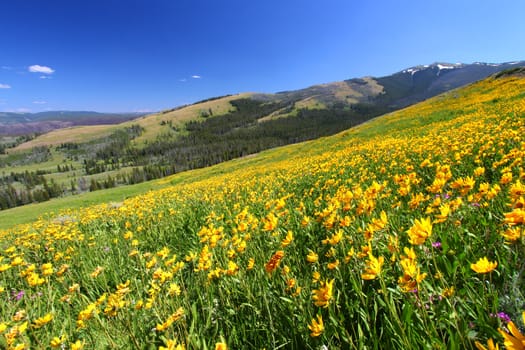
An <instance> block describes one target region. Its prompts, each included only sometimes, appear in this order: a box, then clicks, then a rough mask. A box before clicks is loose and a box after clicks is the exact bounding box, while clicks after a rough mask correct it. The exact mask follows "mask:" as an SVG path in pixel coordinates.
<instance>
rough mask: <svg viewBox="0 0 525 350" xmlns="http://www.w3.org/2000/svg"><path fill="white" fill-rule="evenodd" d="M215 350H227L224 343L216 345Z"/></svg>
mask: <svg viewBox="0 0 525 350" xmlns="http://www.w3.org/2000/svg"><path fill="white" fill-rule="evenodd" d="M215 350H228V345H226V343H224V342H220V343H216V344H215Z"/></svg>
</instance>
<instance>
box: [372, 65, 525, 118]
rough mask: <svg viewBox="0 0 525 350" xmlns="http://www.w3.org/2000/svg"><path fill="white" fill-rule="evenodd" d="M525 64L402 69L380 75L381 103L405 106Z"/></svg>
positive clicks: (377, 80)
mask: <svg viewBox="0 0 525 350" xmlns="http://www.w3.org/2000/svg"><path fill="white" fill-rule="evenodd" d="M522 66H525V61H518V62H507V63H481V62H476V63H472V64H463V63H454V64H452V63H434V64H430V65H424V66H415V67H411V68H407V69H404V70H402V71H401V72H398V73H395V74H392V75H389V76H386V77H381V78H376V79H375V81H376V82H377V83H378V84H379V85H381V86H383V88H384V93H383V94H382V95H380V96H378V98H377V99H376V102H377V103H381V104H385V105H386V106H388V107H389V108H395V109H397V108H402V107H406V106H408V105H411V104H413V103H416V102H419V101H422V100H425V99H427V98H430V97H433V96H436V95H439V94H441V93H443V92H446V91H449V90H452V89H455V88H458V87H460V86H464V85H467V84H470V83H473V82H475V81H478V80H481V79H484V78H486V77H488V76H490V75H492V74H495V73H498V72H501V71H503V70H507V69H512V68H515V67H522Z"/></svg>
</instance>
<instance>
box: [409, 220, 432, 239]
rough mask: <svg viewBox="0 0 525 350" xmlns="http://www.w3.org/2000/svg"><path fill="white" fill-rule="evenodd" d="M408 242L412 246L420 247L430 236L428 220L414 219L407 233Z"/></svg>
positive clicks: (430, 228) (430, 227)
mask: <svg viewBox="0 0 525 350" xmlns="http://www.w3.org/2000/svg"><path fill="white" fill-rule="evenodd" d="M407 233H408V238H409V239H408V241H409V242H410V244H413V245H421V244H423V243H425V241H426V239H427V238H428V237H430V235H431V234H432V222H431V221H430V218H424V219H420V220H419V219H416V220H415V221H414V225H413V226H412V227H411V228H410V229H409V230H408V231H407Z"/></svg>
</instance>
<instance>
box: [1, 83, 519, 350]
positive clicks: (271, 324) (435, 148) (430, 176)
mask: <svg viewBox="0 0 525 350" xmlns="http://www.w3.org/2000/svg"><path fill="white" fill-rule="evenodd" d="M524 87H525V80H524V79H515V78H512V77H510V78H508V79H500V80H496V81H492V80H489V81H485V82H482V83H479V84H475V85H473V86H471V87H469V88H467V89H462V90H458V91H454V92H452V93H449V94H447V95H445V96H441V97H438V98H434V99H432V100H429V101H427V102H425V103H422V104H419V105H416V106H413V107H410V108H407V109H405V110H403V111H399V112H396V113H392V114H389V115H387V116H384V117H381V118H377V119H375V120H373V121H370V122H369V123H367V124H365V125H362V126H360V127H357V128H354V129H352V130H348V131H345V132H343V133H340V134H338V135H335V136H332V137H326V138H322V139H319V140H316V141H311V142H307V143H302V144H297V145H293V146H288V147H282V148H279V149H275V150H271V151H267V152H262V153H261V154H258V155H255V156H251V157H247V158H245V159H238V160H235V161H231V162H228V163H224V164H220V165H218V166H214V167H210V168H208V169H200V170H197V171H192V172H186V173H182V174H178V175H175V176H172V177H170V178H166V179H163V180H162V181H157V182H155V184H157V185H159V186H167V187H166V188H164V189H162V190H159V191H155V192H149V193H147V194H145V195H142V196H139V197H135V198H130V199H128V200H125V201H123V202H122V203H119V204H115V205H109V206H97V207H91V208H87V209H85V210H81V211H76V210H75V208H73V207H71V208H67V210H66V211H65V213H66V215H63V216H62V218H61V219H60V220H55V221H51V222H49V221H46V220H41V221H39V222H36V223H35V224H33V225H31V226H23V227H21V228H19V229H13V230H8V231H0V237H2V248H3V249H2V251H1V254H2V259H3V261H2V263H1V264H3V265H0V266H1V267H2V272H1V273H2V274H1V275H0V276H1V277H2V278H3V279H2V280H0V287H2V288H4V292H5V293H10V292H11V289H12V290H13V291H14V293H13V297H11V298H6V303H5V304H4V305H3V306H2V308H1V309H0V317H1V319H0V322H1V321H4V322H6V324H5V325H4V331H6V332H9V333H10V334H15V337H17V342H25V343H26V344H28V343H29V342H32V345H33V346H39V347H46V345H47V344H50V342H54V344H57V343H64V344H68V345H70V344H72V343H73V342H76V341H78V342H79V343H84V344H85V346H86V347H89V348H115V349H116V348H143V344H146V343H148V344H151V346H150V348H151V349H154V348H157V347H159V346H161V345H167V344H168V340H173V341H176V342H177V343H181V342H183V343H185V344H186V345H187V348H189V349H205V348H213V347H214V346H215V344H216V343H219V342H225V343H227V344H228V346H229V348H242V347H246V346H249V347H251V348H278V347H286V348H304V349H318V348H320V347H323V346H327V347H328V348H355V349H364V348H392V349H420V348H435V349H472V348H474V342H475V341H479V342H482V343H486V341H487V338H495V339H496V341H497V342H498V343H500V344H501V343H502V342H503V341H502V335H501V334H499V333H498V332H497V328H498V327H503V326H504V323H503V321H502V320H500V319H499V318H498V317H496V316H495V314H496V312H499V311H504V312H506V313H507V314H509V315H510V316H511V318H512V319H513V320H515V321H517V320H518V319H519V316H520V314H521V310H523V307H524V305H523V303H522V302H521V301H520V300H523V292H522V291H523V290H524V289H523V287H524V286H523V278H522V277H523V276H522V273H523V259H522V258H523V247H525V245H524V244H525V242H524V241H523V234H522V233H520V230H522V229H523V220H525V219H524V218H525V217H524V216H523V215H525V213H523V214H521V212H522V210H521V209H520V208H522V206H523V198H520V196H523V194H524V193H525V189H523V188H522V187H520V186H522V185H521V183H520V179H521V180H524V179H525V172H524V171H523V165H522V158H523V157H525V148H523V145H524V144H525V139H524V138H523V135H524V134H525V122H524V117H525V101H524V100H523V99H520V98H519V97H518V96H520V94H521V93H522V91H523V89H524ZM442 180H444V182H440V181H442ZM472 180H473V181H474V182H473V183H472ZM485 184H486V185H487V187H486V188H485V187H484V186H485ZM143 185H145V184H143ZM126 189H127V188H122V190H126ZM111 193H113V192H111V191H107V192H104V194H108V195H109V196H111ZM95 194H98V193H95ZM129 194H131V192H130V193H129ZM121 195H124V193H122V194H121ZM108 199H109V197H108V198H106V200H108ZM447 207H448V209H449V211H448V212H447V210H445V209H446V208H447ZM511 211H512V215H510V214H509V213H510V212H511ZM20 215H22V214H20ZM520 217H521V219H520ZM508 218H515V220H516V222H515V225H512V224H509V222H510V221H508V220H507V219H508ZM427 220H428V221H427ZM519 220H522V222H521V223H520V221H519ZM425 222H426V223H425ZM429 226H430V227H432V232H429V228H428V227H429ZM516 230H517V231H516ZM516 232H517V233H518V235H517V238H516ZM512 241H514V243H511V242H512ZM436 243H439V244H440V245H439V246H438V245H435V244H436ZM307 257H308V260H309V262H307V260H306V259H307ZM482 257H488V259H489V260H490V261H497V262H498V266H497V268H496V270H495V271H493V272H492V273H488V272H487V271H486V270H490V269H492V268H493V267H489V266H487V265H485V266H484V267H483V269H482V270H483V271H481V272H479V273H478V272H475V271H474V270H473V269H472V268H471V266H472V265H474V263H475V262H476V261H478V259H480V258H482ZM48 261H49V262H52V267H54V269H53V268H52V269H51V273H49V272H48V271H49V265H46V264H44V263H45V262H48ZM31 264H35V265H31ZM250 264H251V265H253V268H251V267H250V266H251V265H250ZM471 264H472V265H471ZM480 265H481V264H480ZM476 266H478V265H477V264H476ZM485 272H487V273H485ZM315 273H319V274H320V275H319V276H316V275H315ZM40 275H42V276H46V278H45V279H42V280H38V278H39V276H40ZM29 285H32V287H29ZM20 290H24V291H25V296H22V297H21V300H20V301H17V300H16V299H17V298H16V297H15V296H18V295H19V294H20V293H19V291H20ZM0 293H1V292H0ZM20 310H24V311H25V312H26V313H27V315H26V314H25V313H23V312H21V311H20ZM48 312H52V315H53V321H52V322H48V323H46V324H44V325H42V327H43V328H39V327H40V324H42V323H44V321H42V320H41V319H40V320H39V321H38V322H37V318H39V317H42V316H43V315H45V314H46V313H48ZM26 319H27V320H28V321H29V322H31V323H33V325H34V326H32V327H30V328H29V329H28V330H27V334H24V332H18V329H19V328H16V327H19V326H21V325H22V324H23V322H24V321H25V320H26ZM321 321H323V322H324V325H323V326H321V324H320V322H321ZM152 329H154V330H153V331H152ZM62 334H63V335H65V336H67V341H66V340H61V339H60V338H56V339H54V338H53V337H59V336H61V335H62ZM3 344H4V343H3V338H0V345H3ZM59 345H60V344H58V346H59ZM141 345H142V346H141Z"/></svg>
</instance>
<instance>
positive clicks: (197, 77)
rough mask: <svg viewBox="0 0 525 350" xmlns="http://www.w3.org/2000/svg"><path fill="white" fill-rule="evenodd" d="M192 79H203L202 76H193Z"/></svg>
mask: <svg viewBox="0 0 525 350" xmlns="http://www.w3.org/2000/svg"><path fill="white" fill-rule="evenodd" d="M191 77H192V78H193V79H200V78H202V77H201V76H200V75H192V76H191Z"/></svg>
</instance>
